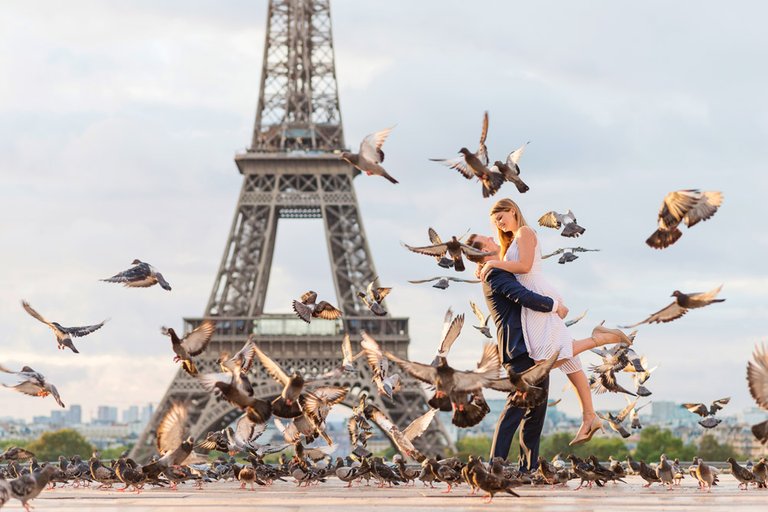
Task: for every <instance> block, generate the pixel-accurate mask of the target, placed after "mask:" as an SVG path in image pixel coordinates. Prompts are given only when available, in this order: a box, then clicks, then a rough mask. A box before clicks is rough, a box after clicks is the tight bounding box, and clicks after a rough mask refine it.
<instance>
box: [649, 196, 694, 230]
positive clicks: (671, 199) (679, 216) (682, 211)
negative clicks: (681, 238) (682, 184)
mask: <svg viewBox="0 0 768 512" xmlns="http://www.w3.org/2000/svg"><path fill="white" fill-rule="evenodd" d="M700 198H701V192H699V191H698V190H695V189H690V190H678V191H675V192H670V193H669V194H667V195H666V196H665V197H664V201H663V202H662V204H661V209H659V226H660V227H663V228H671V227H675V226H677V225H678V224H679V223H680V221H682V220H683V217H685V215H686V214H687V213H688V212H689V211H690V210H691V209H692V208H693V207H695V206H696V204H697V203H698V202H699V200H700Z"/></svg>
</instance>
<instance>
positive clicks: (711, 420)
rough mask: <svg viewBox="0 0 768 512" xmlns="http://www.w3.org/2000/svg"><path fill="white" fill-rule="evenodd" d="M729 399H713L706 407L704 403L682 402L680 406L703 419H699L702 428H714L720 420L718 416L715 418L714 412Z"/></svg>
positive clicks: (729, 398) (729, 399)
mask: <svg viewBox="0 0 768 512" xmlns="http://www.w3.org/2000/svg"><path fill="white" fill-rule="evenodd" d="M730 401H731V397H726V398H720V399H719V400H715V401H714V402H712V403H711V404H710V406H709V408H707V406H706V405H704V404H698V403H685V404H682V405H681V407H684V408H686V409H688V410H689V411H690V412H692V413H694V414H698V415H699V416H701V417H702V418H704V419H703V420H699V425H701V426H702V427H704V428H714V427H716V426H718V425H719V424H720V422H721V421H722V420H721V419H719V418H715V413H717V411H719V410H721V409H722V408H723V407H724V406H725V405H726V404H727V403H728V402H730Z"/></svg>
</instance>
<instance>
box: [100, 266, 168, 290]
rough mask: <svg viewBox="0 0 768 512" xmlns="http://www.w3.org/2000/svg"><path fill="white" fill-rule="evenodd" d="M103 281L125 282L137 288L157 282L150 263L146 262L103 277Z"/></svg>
mask: <svg viewBox="0 0 768 512" xmlns="http://www.w3.org/2000/svg"><path fill="white" fill-rule="evenodd" d="M102 281H106V282H108V283H124V284H125V285H126V286H133V287H136V288H146V287H147V286H152V285H153V284H155V280H154V279H152V273H151V271H150V269H149V265H145V264H141V265H136V266H135V267H131V268H129V269H128V270H124V271H122V272H120V273H117V274H115V275H113V276H112V277H109V278H107V279H102Z"/></svg>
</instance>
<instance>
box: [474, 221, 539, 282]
mask: <svg viewBox="0 0 768 512" xmlns="http://www.w3.org/2000/svg"><path fill="white" fill-rule="evenodd" d="M517 247H518V252H519V255H520V259H519V260H517V261H496V260H494V261H488V262H486V264H485V265H484V266H483V270H482V278H485V276H486V275H487V274H488V272H490V271H491V269H492V268H498V269H500V270H506V271H507V272H512V273H513V274H527V273H528V272H530V270H531V267H533V255H534V251H535V250H536V233H535V232H534V231H533V230H532V229H531V228H529V227H528V226H523V227H522V228H520V232H519V233H518V237H517Z"/></svg>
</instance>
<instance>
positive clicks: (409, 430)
mask: <svg viewBox="0 0 768 512" xmlns="http://www.w3.org/2000/svg"><path fill="white" fill-rule="evenodd" d="M435 414H437V409H430V410H428V411H427V412H426V413H425V414H422V415H421V416H419V417H418V418H416V419H415V420H413V421H412V422H411V423H410V425H408V426H407V427H405V428H404V429H403V436H404V437H405V438H406V439H408V440H409V441H413V440H414V439H416V438H417V437H419V436H420V435H421V434H423V433H424V432H426V431H427V428H429V424H430V423H432V420H433V419H434V417H435Z"/></svg>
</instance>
